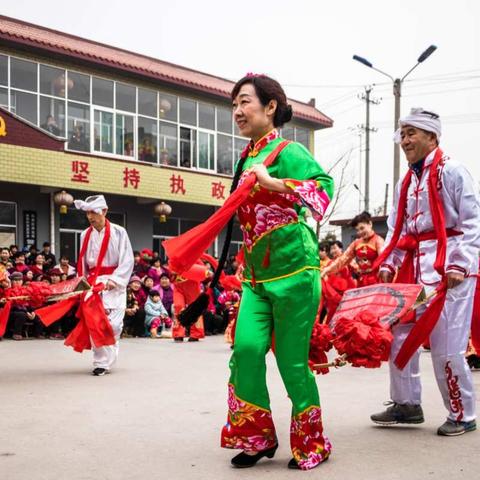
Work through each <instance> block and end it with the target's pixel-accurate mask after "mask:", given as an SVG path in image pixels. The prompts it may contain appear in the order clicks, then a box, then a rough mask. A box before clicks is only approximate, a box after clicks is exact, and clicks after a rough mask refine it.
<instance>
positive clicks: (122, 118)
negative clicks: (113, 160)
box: [115, 113, 135, 157]
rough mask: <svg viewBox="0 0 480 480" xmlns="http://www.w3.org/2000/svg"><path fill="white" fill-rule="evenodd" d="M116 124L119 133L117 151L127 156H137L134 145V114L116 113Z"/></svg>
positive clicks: (118, 153)
mask: <svg viewBox="0 0 480 480" xmlns="http://www.w3.org/2000/svg"><path fill="white" fill-rule="evenodd" d="M115 124H116V133H117V137H116V140H117V142H116V148H115V153H116V154H117V155H123V156H125V157H133V156H135V149H134V145H133V124H134V121H133V116H132V115H122V114H120V113H117V114H116V115H115Z"/></svg>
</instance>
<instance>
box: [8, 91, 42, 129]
mask: <svg viewBox="0 0 480 480" xmlns="http://www.w3.org/2000/svg"><path fill="white" fill-rule="evenodd" d="M10 110H11V111H12V112H13V113H16V114H17V115H18V116H19V117H22V118H24V119H25V120H28V121H29V122H31V123H33V124H35V125H36V124H37V95H36V94H33V93H26V92H17V91H15V90H10Z"/></svg>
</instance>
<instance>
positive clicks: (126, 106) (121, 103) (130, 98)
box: [115, 83, 136, 113]
mask: <svg viewBox="0 0 480 480" xmlns="http://www.w3.org/2000/svg"><path fill="white" fill-rule="evenodd" d="M135 96H136V88H135V87H132V86H131V85H124V84H123V83H117V84H116V86H115V98H116V103H115V108H116V109H117V110H125V111H127V112H133V113H135V102H136V97H135Z"/></svg>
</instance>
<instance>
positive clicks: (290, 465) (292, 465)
mask: <svg viewBox="0 0 480 480" xmlns="http://www.w3.org/2000/svg"><path fill="white" fill-rule="evenodd" d="M329 458H330V456H328V457H327V458H326V459H325V460H323V461H322V462H320V463H319V464H318V465H320V464H321V463H325V462H326V461H327V460H328V459H329ZM318 465H316V467H318ZM288 468H291V469H293V470H300V467H299V466H298V463H297V462H296V460H295V459H294V458H291V459H290V461H289V462H288Z"/></svg>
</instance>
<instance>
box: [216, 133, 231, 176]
mask: <svg viewBox="0 0 480 480" xmlns="http://www.w3.org/2000/svg"><path fill="white" fill-rule="evenodd" d="M217 172H218V173H224V174H226V175H231V174H232V137H227V136H226V135H217Z"/></svg>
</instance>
